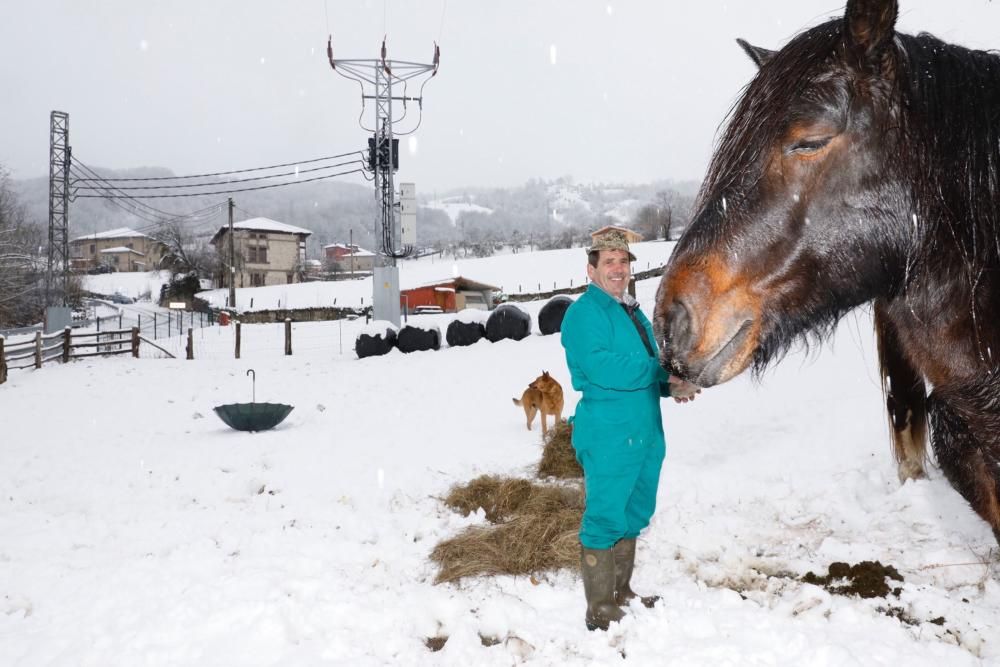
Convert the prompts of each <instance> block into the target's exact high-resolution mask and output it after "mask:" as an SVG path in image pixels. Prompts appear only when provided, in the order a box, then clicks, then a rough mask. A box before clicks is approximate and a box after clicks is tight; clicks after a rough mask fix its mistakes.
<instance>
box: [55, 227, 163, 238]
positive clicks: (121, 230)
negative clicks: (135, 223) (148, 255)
mask: <svg viewBox="0 0 1000 667" xmlns="http://www.w3.org/2000/svg"><path fill="white" fill-rule="evenodd" d="M136 238H143V239H148V238H151V237H150V236H148V235H146V234H143V233H142V232H137V231H135V230H134V229H132V228H131V227H118V228H116V229H109V230H108V231H106V232H97V233H95V234H87V235H86V236H77V237H76V238H75V239H72V240H73V241H95V240H99V239H136Z"/></svg>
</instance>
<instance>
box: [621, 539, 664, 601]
mask: <svg viewBox="0 0 1000 667" xmlns="http://www.w3.org/2000/svg"><path fill="white" fill-rule="evenodd" d="M612 552H613V553H614V556H615V603H616V604H620V605H622V606H627V605H628V603H629V602H630V601H631V600H632V599H633V598H637V597H638V598H639V601H640V602H642V604H643V606H645V607H648V608H650V609H652V608H653V605H654V604H656V602H657V600H659V599H660V596H659V595H646V596H642V597H640V596H639V594H638V593H636V592H635V591H633V590H632V586H631V582H632V570H633V569H634V568H635V538H634V537H633V538H629V539H621V540H618V542H616V543H615V546H614V548H613V549H612Z"/></svg>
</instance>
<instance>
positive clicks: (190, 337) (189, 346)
mask: <svg viewBox="0 0 1000 667" xmlns="http://www.w3.org/2000/svg"><path fill="white" fill-rule="evenodd" d="M187 358H188V361H190V360H191V359H194V329H192V328H190V327H188V344H187Z"/></svg>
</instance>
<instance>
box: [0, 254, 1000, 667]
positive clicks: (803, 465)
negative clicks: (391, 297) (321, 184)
mask: <svg viewBox="0 0 1000 667" xmlns="http://www.w3.org/2000/svg"><path fill="white" fill-rule="evenodd" d="M577 252H579V251H577ZM640 257H641V256H640ZM577 259H578V260H581V263H582V256H580V255H577ZM472 277H474V278H482V279H484V280H487V281H489V280H491V278H490V277H488V276H478V275H475V276H472ZM655 288H656V281H644V282H642V283H640V284H639V290H638V294H639V297H640V301H641V302H642V303H643V308H644V309H646V311H647V312H650V311H651V306H652V299H653V295H654V292H655ZM529 306H530V308H531V310H532V312H534V313H537V308H538V306H539V304H529ZM422 317H423V316H422ZM429 317H436V318H443V319H442V320H441V321H442V323H444V322H446V321H447V319H448V317H449V316H429ZM342 326H343V330H342V332H343V339H344V349H343V353H341V352H340V349H339V345H338V335H339V334H340V333H341V329H340V327H341V325H340V324H337V325H336V327H334V325H333V324H332V323H328V324H317V325H308V326H307V325H297V327H296V332H295V340H296V341H297V343H296V349H295V355H294V356H292V357H284V356H282V355H281V327H280V325H278V326H270V325H255V326H244V327H243V336H244V345H245V346H246V347H245V349H246V350H247V351H246V352H245V354H244V358H243V359H242V360H235V359H233V358H232V355H231V348H230V347H227V345H229V344H230V343H231V338H227V336H231V331H232V327H228V328H214V329H206V330H204V331H203V332H202V334H200V335H202V338H201V339H199V340H200V342H199V340H196V356H197V357H198V358H197V359H196V360H195V361H183V360H169V359H152V358H144V359H138V360H134V359H131V358H108V359H97V360H93V359H92V360H85V361H79V362H75V363H71V364H69V365H66V366H62V365H53V366H47V367H45V368H44V369H42V370H41V371H37V372H34V371H14V372H12V373H11V376H10V379H9V381H8V382H7V383H6V384H4V385H0V423H2V425H3V430H2V433H3V435H2V436H0V437H2V444H0V492H2V493H0V535H2V536H3V539H2V540H0V590H2V598H0V665H12V666H13V665H17V666H25V667H34V666H36V665H53V666H63V665H65V666H76V665H98V666H107V665H127V666H132V665H197V666H203V665H227V666H228V665H352V666H355V665H383V664H399V665H431V664H434V665H438V664H447V665H469V664H476V665H510V664H516V663H519V662H528V663H530V664H537V665H591V664H618V663H620V662H621V658H622V656H623V655H624V656H627V659H628V663H629V664H639V665H653V664H670V665H713V666H714V665H796V666H798V665H830V666H840V665H907V666H908V667H913V666H920V665H928V666H933V667H941V666H942V665H948V666H949V667H950V666H961V665H990V664H1000V636H998V631H997V628H998V627H1000V572H998V569H1000V567H998V558H997V553H996V550H995V549H994V546H995V545H994V543H993V538H992V535H991V533H990V531H989V529H988V528H987V526H986V524H985V523H983V522H982V521H980V520H979V519H978V518H977V517H976V516H975V515H974V514H973V513H972V512H971V510H969V509H968V507H967V505H966V504H965V503H964V501H963V500H962V499H961V498H960V497H959V496H958V494H957V493H956V492H954V491H953V490H952V489H951V488H950V487H949V485H948V484H947V483H946V482H945V481H944V480H943V478H942V476H941V473H940V472H939V471H938V470H937V469H936V468H932V469H931V477H930V479H929V480H925V481H920V482H916V483H913V482H910V483H907V484H906V485H903V486H900V484H899V483H898V482H897V481H896V472H895V465H894V463H893V461H892V456H891V454H890V449H889V444H888V436H887V428H886V424H885V418H884V415H883V413H882V408H881V406H882V397H881V393H880V389H879V387H878V382H877V374H876V371H875V353H874V343H873V339H872V335H871V333H870V331H871V324H870V317H869V316H868V315H867V314H866V313H864V312H860V313H858V314H857V315H856V316H852V317H849V318H848V319H847V320H845V322H844V323H843V324H842V326H841V327H840V329H839V331H838V332H837V335H836V337H835V339H834V340H833V341H832V342H831V343H829V344H827V345H825V346H824V347H822V348H821V349H820V350H819V351H818V352H814V353H813V354H811V355H808V356H807V355H803V354H793V355H791V356H790V357H789V358H787V359H785V361H784V362H783V363H782V364H780V365H779V366H777V367H776V368H775V369H773V370H772V371H771V372H769V373H768V374H767V375H766V377H765V378H764V381H763V383H762V384H760V385H759V386H758V385H754V384H753V383H751V382H750V380H749V379H748V378H746V377H742V378H739V379H737V380H735V381H733V382H731V383H729V384H727V385H724V386H722V387H717V388H713V389H710V390H707V391H705V392H704V393H703V394H702V396H700V397H699V398H698V400H697V401H696V402H695V403H693V404H688V405H676V404H674V403H673V402H666V403H664V423H665V430H666V433H667V459H666V462H665V465H664V471H663V479H662V483H661V486H660V493H659V510H658V512H657V514H656V516H655V517H654V520H653V523H652V525H651V527H650V528H649V530H648V531H647V532H646V533H644V534H643V536H642V537H641V538H640V542H639V552H638V558H637V560H638V564H637V573H636V580H635V582H634V583H635V587H636V589H637V590H639V591H640V592H654V591H655V592H657V593H659V594H660V595H662V596H663V599H662V601H661V602H660V603H659V604H658V605H657V606H656V608H654V609H652V610H646V609H642V608H639V609H632V613H631V614H630V616H629V617H627V618H626V620H625V621H624V622H623V623H621V624H619V625H618V626H614V627H613V628H612V630H611V631H610V632H608V633H602V632H597V633H590V632H587V630H586V629H585V627H584V624H583V613H584V599H583V591H582V585H581V583H580V580H579V578H578V576H576V575H575V574H573V573H570V572H566V571H561V572H556V573H551V574H548V575H546V576H542V577H540V578H539V579H538V580H537V582H533V581H532V580H531V579H529V578H528V577H496V578H481V579H472V580H465V581H462V582H460V583H459V584H458V585H438V586H435V585H433V583H432V581H433V578H434V575H435V573H436V570H435V568H434V566H433V565H432V564H431V563H430V562H429V561H428V554H429V553H430V551H431V550H432V549H433V548H434V546H435V545H436V544H437V543H438V542H439V541H440V540H442V539H444V538H446V537H450V536H452V535H454V534H455V533H456V532H458V531H459V530H460V529H462V528H463V527H465V526H468V525H473V524H484V523H485V519H484V517H483V516H482V515H481V514H480V515H478V516H477V515H473V516H470V517H460V516H458V515H456V514H454V513H452V512H451V511H450V510H448V509H446V508H445V507H444V506H443V505H442V504H441V502H440V501H439V498H441V497H442V496H443V495H444V494H445V493H446V492H447V490H448V489H449V487H451V486H452V485H454V484H458V483H463V482H466V481H468V480H470V479H471V478H473V477H475V476H477V475H480V474H483V473H497V474H503V475H516V476H530V475H531V474H532V466H533V465H535V464H536V463H537V461H538V459H539V455H540V451H541V450H540V433H539V431H538V430H537V429H538V426H537V423H536V426H535V429H536V430H534V431H532V432H528V431H526V430H525V429H524V421H523V413H522V412H521V410H520V409H519V408H516V407H514V406H512V405H511V402H510V399H511V397H513V396H518V395H520V392H521V391H523V389H524V387H525V385H526V384H527V383H528V382H529V381H530V380H532V379H533V378H534V377H536V376H537V375H538V374H540V373H541V371H542V370H543V369H544V370H548V371H549V372H550V373H552V374H553V375H554V376H555V377H556V378H557V379H558V380H559V381H560V382H561V383H562V384H563V387H564V389H565V390H566V396H567V410H566V412H567V413H568V414H569V413H572V410H573V406H574V405H575V402H576V400H577V398H578V396H577V395H576V394H575V393H574V392H573V391H572V390H571V388H570V384H569V376H568V371H567V369H566V365H565V360H564V357H563V353H562V349H561V347H560V345H559V340H558V337H555V336H550V337H543V336H539V335H534V336H530V337H529V338H527V339H526V340H524V341H521V342H519V343H515V342H511V341H504V342H501V343H497V344H490V343H488V342H485V341H482V342H480V343H478V344H476V345H474V346H471V347H468V348H454V349H442V350H440V351H437V352H423V353H415V354H412V355H403V354H401V353H399V352H398V351H394V352H392V353H390V354H389V355H387V356H385V357H379V358H369V359H365V360H357V359H356V358H355V357H354V355H353V352H352V351H351V350H350V341H352V340H353V335H354V333H355V332H356V331H357V330H358V329H359V328H360V327H361V326H363V320H361V321H355V322H349V323H345V324H343V325H342ZM310 327H312V328H310ZM324 327H325V328H324ZM196 335H198V334H196ZM212 336H214V337H215V338H214V339H212V338H211V337H212ZM211 340H215V341H217V342H216V343H215V345H216V347H213V344H212V343H211V342H210V341H211ZM255 346H256V347H255ZM212 350H215V351H214V352H213V351H212ZM248 368H254V369H255V371H256V374H257V400H258V401H275V402H284V403H290V404H292V405H294V406H295V410H294V411H293V412H292V413H291V415H290V416H289V417H288V419H287V420H286V421H285V422H284V423H283V424H282V425H280V426H279V427H278V428H277V429H275V430H273V431H270V432H265V433H259V434H246V433H239V432H235V431H232V430H230V429H228V427H226V426H225V425H224V424H223V423H222V422H221V421H220V420H219V419H218V418H217V417H216V416H215V414H214V413H213V412H212V407H213V406H215V405H219V404H223V403H230V402H234V401H247V400H249V399H250V380H249V378H247V377H246V371H247V369H248ZM862 560H879V561H881V562H882V563H884V564H886V565H892V566H894V567H896V568H897V569H898V570H899V572H900V574H901V575H902V577H903V579H904V581H903V582H902V583H901V584H899V586H900V588H901V592H900V594H899V596H898V598H897V597H893V596H891V595H890V596H888V598H874V599H868V600H862V599H858V598H847V597H842V596H838V595H831V594H829V593H827V592H825V591H824V590H823V589H821V588H819V587H816V586H813V585H808V584H802V583H799V582H798V581H797V580H796V579H795V577H798V576H801V575H802V574H804V573H806V572H807V571H810V570H811V571H814V572H817V573H819V574H825V572H826V568H827V566H828V565H829V564H830V563H831V562H833V561H847V562H850V563H856V562H859V561H862ZM880 608H881V609H882V610H881V611H880ZM894 609H895V610H898V611H897V615H903V614H905V618H906V620H905V622H904V621H902V620H899V619H898V618H895V617H890V616H889V615H887V614H886V613H885V611H886V610H888V611H892V610H894ZM444 636H447V637H448V640H447V643H446V644H445V645H444V647H443V648H442V649H441V650H440V651H439V652H431V651H430V650H429V649H428V648H427V646H426V645H425V640H426V639H427V638H430V637H444ZM480 636H484V637H494V638H497V639H499V640H500V643H498V644H497V645H494V646H489V647H487V646H484V645H483V642H482V641H481V639H480Z"/></svg>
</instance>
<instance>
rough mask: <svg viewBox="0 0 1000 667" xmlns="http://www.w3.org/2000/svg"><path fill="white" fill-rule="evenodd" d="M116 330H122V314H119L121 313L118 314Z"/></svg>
mask: <svg viewBox="0 0 1000 667" xmlns="http://www.w3.org/2000/svg"><path fill="white" fill-rule="evenodd" d="M118 328H119V329H121V328H122V314H121V312H119V313H118Z"/></svg>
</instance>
